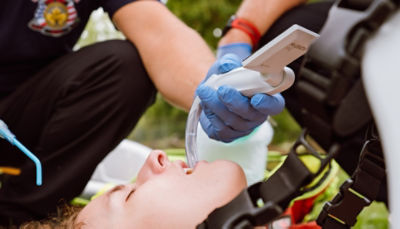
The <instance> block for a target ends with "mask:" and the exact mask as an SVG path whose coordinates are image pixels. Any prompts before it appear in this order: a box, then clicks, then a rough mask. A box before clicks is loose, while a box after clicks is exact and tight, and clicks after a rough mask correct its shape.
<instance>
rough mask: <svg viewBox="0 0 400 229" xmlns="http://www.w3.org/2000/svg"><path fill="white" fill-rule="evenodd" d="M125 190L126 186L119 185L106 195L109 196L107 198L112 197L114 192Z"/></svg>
mask: <svg viewBox="0 0 400 229" xmlns="http://www.w3.org/2000/svg"><path fill="white" fill-rule="evenodd" d="M123 188H124V185H117V186H115V187H114V188H112V189H111V190H110V191H108V192H107V193H106V195H107V196H110V195H111V194H112V193H113V192H116V191H118V190H121V189H123Z"/></svg>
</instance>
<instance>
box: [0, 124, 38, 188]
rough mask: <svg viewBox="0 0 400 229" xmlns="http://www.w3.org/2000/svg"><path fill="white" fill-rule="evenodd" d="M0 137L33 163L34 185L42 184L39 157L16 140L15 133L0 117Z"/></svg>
mask: <svg viewBox="0 0 400 229" xmlns="http://www.w3.org/2000/svg"><path fill="white" fill-rule="evenodd" d="M0 137H1V138H4V139H5V140H7V141H8V142H9V143H11V145H14V146H16V147H17V148H18V149H19V150H21V151H22V152H23V153H24V154H25V155H26V156H27V157H29V159H31V160H32V161H33V163H35V166H36V185H37V186H41V185H42V164H41V163H40V160H39V158H37V157H36V156H35V155H34V154H33V153H32V152H31V151H29V150H28V149H27V148H26V147H25V146H24V145H22V143H21V142H19V141H18V140H17V138H16V137H15V135H14V134H13V133H11V131H10V130H9V129H8V126H7V124H6V123H5V122H4V121H3V120H1V119H0Z"/></svg>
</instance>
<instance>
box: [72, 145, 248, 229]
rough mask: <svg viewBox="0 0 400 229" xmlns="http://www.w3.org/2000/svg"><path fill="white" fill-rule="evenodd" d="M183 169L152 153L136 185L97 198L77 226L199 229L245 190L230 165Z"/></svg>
mask: <svg viewBox="0 0 400 229" xmlns="http://www.w3.org/2000/svg"><path fill="white" fill-rule="evenodd" d="M185 167H187V166H186V164H185V163H184V162H181V161H175V162H170V161H169V160H168V158H167V156H166V155H165V153H164V152H162V151H153V152H152V153H150V155H149V157H148V158H147V160H146V162H145V164H144V165H143V167H142V169H141V170H140V172H139V174H138V177H137V182H136V183H135V184H130V185H125V186H117V187H116V188H114V189H112V190H111V191H109V192H107V193H106V194H104V195H102V196H100V197H98V198H96V199H94V200H93V201H91V202H90V204H88V205H87V206H86V207H85V208H84V209H83V210H82V211H81V212H80V213H79V215H78V218H77V222H78V223H79V222H83V223H84V226H83V228H116V227H118V228H138V229H139V228H146V229H151V228H174V229H175V228H195V226H196V225H197V224H199V223H200V222H202V221H203V220H204V219H205V218H206V217H207V215H208V214H209V213H210V212H212V211H213V210H214V209H215V208H217V207H219V206H222V205H224V204H226V203H228V202H229V201H230V200H232V199H233V198H234V197H235V196H236V195H237V194H239V193H240V192H241V191H242V190H243V189H244V188H245V187H246V178H245V176H244V173H243V171H242V169H241V168H240V167H239V166H238V165H237V164H234V163H232V162H229V161H215V162H213V163H207V162H199V163H198V164H197V165H196V167H195V168H194V170H193V172H192V173H191V174H186V173H185V172H184V169H183V168H185ZM133 190H134V192H132V191H133Z"/></svg>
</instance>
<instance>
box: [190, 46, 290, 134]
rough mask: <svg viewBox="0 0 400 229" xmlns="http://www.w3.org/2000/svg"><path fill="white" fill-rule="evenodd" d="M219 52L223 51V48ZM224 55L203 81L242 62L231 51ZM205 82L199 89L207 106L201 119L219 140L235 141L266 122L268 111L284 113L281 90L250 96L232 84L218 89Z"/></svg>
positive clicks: (201, 98) (201, 97) (205, 126)
mask: <svg viewBox="0 0 400 229" xmlns="http://www.w3.org/2000/svg"><path fill="white" fill-rule="evenodd" d="M235 48H237V47H235ZM250 50H251V49H250ZM218 52H219V53H222V50H218ZM249 52H250V51H249ZM220 55H221V58H219V59H218V60H217V61H216V62H215V63H214V64H213V65H212V67H211V68H210V70H209V71H208V73H207V76H206V79H205V80H204V81H203V83H204V82H205V81H206V80H207V79H208V78H209V77H210V76H211V75H213V74H221V73H226V72H228V71H230V70H232V69H234V68H237V67H240V66H241V58H240V57H239V56H237V55H235V54H232V53H231V52H228V53H227V54H225V53H224V54H220ZM239 55H241V54H239ZM247 56H248V55H247ZM247 56H245V57H247ZM245 57H244V58H245ZM242 58H243V55H242ZM203 83H201V84H200V85H199V87H198V88H197V90H196V94H197V95H198V96H199V98H200V100H201V103H200V104H201V106H202V108H203V111H202V114H201V116H200V123H201V126H202V127H203V129H204V131H205V132H206V133H207V135H208V136H209V137H210V138H212V139H215V140H219V141H223V142H232V141H233V140H235V139H237V138H239V137H242V136H245V135H248V134H249V133H251V132H252V131H253V130H254V129H255V128H256V127H257V126H259V125H260V124H262V123H263V122H264V121H265V120H266V119H267V117H268V115H275V114H278V113H280V112H281V111H282V110H283V108H284V106H285V101H284V99H283V97H282V96H281V95H280V94H276V95H273V96H269V95H266V94H256V95H254V96H253V97H252V98H248V97H246V96H243V95H242V94H240V92H238V91H237V90H236V89H234V88H232V87H229V86H221V87H219V88H218V90H214V89H212V88H210V87H208V86H205V85H203Z"/></svg>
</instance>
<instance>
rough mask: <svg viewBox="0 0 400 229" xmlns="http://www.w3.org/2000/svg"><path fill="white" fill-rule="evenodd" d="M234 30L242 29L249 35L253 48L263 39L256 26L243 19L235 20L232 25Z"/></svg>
mask: <svg viewBox="0 0 400 229" xmlns="http://www.w3.org/2000/svg"><path fill="white" fill-rule="evenodd" d="M231 27H232V28H236V29H240V30H241V31H243V32H245V33H246V34H247V35H249V37H250V39H251V42H252V44H253V48H254V47H256V46H257V44H258V41H259V40H260V38H261V34H260V32H259V31H258V29H257V27H255V26H254V24H253V23H251V22H249V21H247V20H245V19H243V18H237V17H236V18H235V19H233V21H232V23H231Z"/></svg>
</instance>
